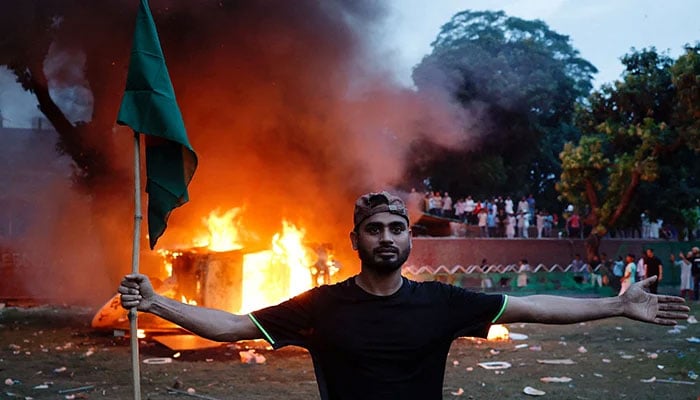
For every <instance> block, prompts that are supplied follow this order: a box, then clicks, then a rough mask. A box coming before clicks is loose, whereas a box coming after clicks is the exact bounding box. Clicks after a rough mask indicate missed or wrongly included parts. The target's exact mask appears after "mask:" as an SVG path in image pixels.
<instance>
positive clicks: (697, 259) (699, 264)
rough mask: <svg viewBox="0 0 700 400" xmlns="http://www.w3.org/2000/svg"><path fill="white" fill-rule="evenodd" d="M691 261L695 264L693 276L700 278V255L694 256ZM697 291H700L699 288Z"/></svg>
mask: <svg viewBox="0 0 700 400" xmlns="http://www.w3.org/2000/svg"><path fill="white" fill-rule="evenodd" d="M690 261H691V262H692V263H693V266H692V274H693V276H700V255H693V258H692V259H691V260H690ZM695 290H698V288H695Z"/></svg>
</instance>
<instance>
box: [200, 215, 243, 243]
mask: <svg viewBox="0 0 700 400" xmlns="http://www.w3.org/2000/svg"><path fill="white" fill-rule="evenodd" d="M240 212H241V209H240V208H238V207H235V208H232V209H230V210H228V211H226V212H225V213H224V214H222V215H221V214H220V213H219V210H214V211H212V212H210V213H209V216H207V217H206V218H203V219H202V222H204V225H206V227H207V230H208V234H207V235H203V236H200V237H197V238H195V239H194V246H195V247H206V248H208V249H209V250H212V251H232V250H239V249H242V248H243V244H242V243H241V242H242V237H241V233H242V232H243V230H242V229H241V223H240Z"/></svg>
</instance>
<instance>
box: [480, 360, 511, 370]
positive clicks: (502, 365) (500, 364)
mask: <svg viewBox="0 0 700 400" xmlns="http://www.w3.org/2000/svg"><path fill="white" fill-rule="evenodd" d="M476 365H478V366H480V367H481V368H483V369H507V368H510V367H512V365H511V363H509V362H507V361H488V362H480V363H478V364H476Z"/></svg>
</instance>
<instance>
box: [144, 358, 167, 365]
mask: <svg viewBox="0 0 700 400" xmlns="http://www.w3.org/2000/svg"><path fill="white" fill-rule="evenodd" d="M172 362H173V359H172V358H170V357H155V358H147V359H145V360H143V363H144V364H154V365H158V364H170V363H172Z"/></svg>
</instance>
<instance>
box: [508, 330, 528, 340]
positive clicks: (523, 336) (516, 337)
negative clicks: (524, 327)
mask: <svg viewBox="0 0 700 400" xmlns="http://www.w3.org/2000/svg"><path fill="white" fill-rule="evenodd" d="M508 337H509V338H510V339H511V340H527V339H528V336H527V335H526V334H524V333H516V332H509V333H508Z"/></svg>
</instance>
